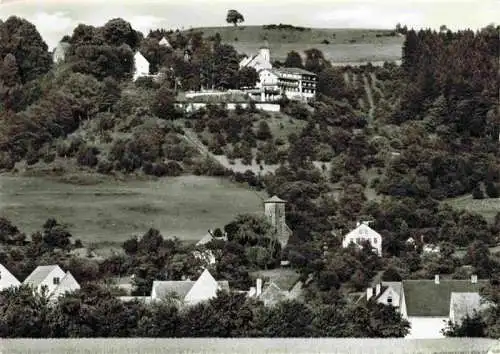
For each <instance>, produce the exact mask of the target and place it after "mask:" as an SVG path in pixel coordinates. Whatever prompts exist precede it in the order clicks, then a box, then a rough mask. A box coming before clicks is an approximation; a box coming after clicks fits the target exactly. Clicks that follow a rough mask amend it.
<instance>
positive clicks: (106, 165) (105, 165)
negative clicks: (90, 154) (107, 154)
mask: <svg viewBox="0 0 500 354" xmlns="http://www.w3.org/2000/svg"><path fill="white" fill-rule="evenodd" d="M112 170H113V163H112V162H111V161H108V160H101V161H99V163H98V164H97V172H98V173H102V174H109V173H111V171H112Z"/></svg>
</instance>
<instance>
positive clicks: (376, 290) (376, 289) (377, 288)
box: [375, 283, 381, 296]
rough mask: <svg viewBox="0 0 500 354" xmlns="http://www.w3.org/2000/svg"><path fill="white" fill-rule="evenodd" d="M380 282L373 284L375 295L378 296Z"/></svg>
mask: <svg viewBox="0 0 500 354" xmlns="http://www.w3.org/2000/svg"><path fill="white" fill-rule="evenodd" d="M380 288H381V286H380V283H377V285H376V286H375V296H378V295H379V294H380Z"/></svg>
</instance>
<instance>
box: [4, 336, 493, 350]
mask: <svg viewBox="0 0 500 354" xmlns="http://www.w3.org/2000/svg"><path fill="white" fill-rule="evenodd" d="M497 342H498V341H496V340H493V339H477V338H453V339H429V340H408V339H364V338H347V339H344V338H342V339H340V338H338V339H337V338H331V339H324V338H318V339H298V338H297V339H295V338H294V339H280V338H273V339H268V338H262V339H261V338H259V339H246V338H237V339H236V338H234V339H218V338H185V339H184V338H183V339H144V338H130V339H100V338H99V339H39V340H38V339H20V340H2V341H1V342H0V353H2V354H46V353H47V354H48V353H54V354H58V353H61V354H62V353H65V354H66V353H73V354H101V353H102V354H127V353H134V354H159V353H170V354H174V353H183V354H188V353H189V354H195V353H207V354H208V353H214V354H215V353H220V354H226V353H227V354H229V353H231V354H239V353H245V354H247V353H248V354H250V353H258V354H271V353H273V354H274V353H276V354H277V353H280V354H281V353H283V354H285V353H290V354H295V353H301V354H302V353H303V354H316V353H324V354H327V353H328V354H335V353H342V354H347V353H348V354H358V353H359V354H361V353H363V354H374V353H384V354H391V353H408V354H409V353H411V354H419V353H422V354H423V353H434V354H439V353H455V354H466V353H470V354H472V353H484V354H486V353H487V351H488V349H489V348H490V347H492V346H493V345H495V344H497Z"/></svg>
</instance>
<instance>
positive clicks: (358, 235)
mask: <svg viewBox="0 0 500 354" xmlns="http://www.w3.org/2000/svg"><path fill="white" fill-rule="evenodd" d="M366 241H368V242H369V243H370V245H371V246H372V248H373V250H374V251H376V252H377V254H378V255H379V256H382V236H381V235H380V234H379V233H378V232H376V231H375V230H373V229H372V228H371V227H370V226H368V222H358V223H357V225H356V228H355V229H354V230H352V231H351V232H349V233H348V234H347V235H345V236H344V238H343V240H342V247H344V248H347V247H349V245H350V244H351V243H352V244H355V245H356V246H358V247H362V245H363V243H364V242H366Z"/></svg>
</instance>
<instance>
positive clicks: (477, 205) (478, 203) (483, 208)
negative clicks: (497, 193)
mask: <svg viewBox="0 0 500 354" xmlns="http://www.w3.org/2000/svg"><path fill="white" fill-rule="evenodd" d="M446 203H448V204H450V205H451V206H452V207H454V208H457V209H465V210H468V211H471V212H475V213H478V214H481V215H482V216H484V217H485V218H486V220H488V221H489V222H492V221H493V220H494V218H495V215H496V214H497V213H498V212H500V198H488V199H472V196H471V195H467V196H462V197H457V198H451V199H447V200H446Z"/></svg>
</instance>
